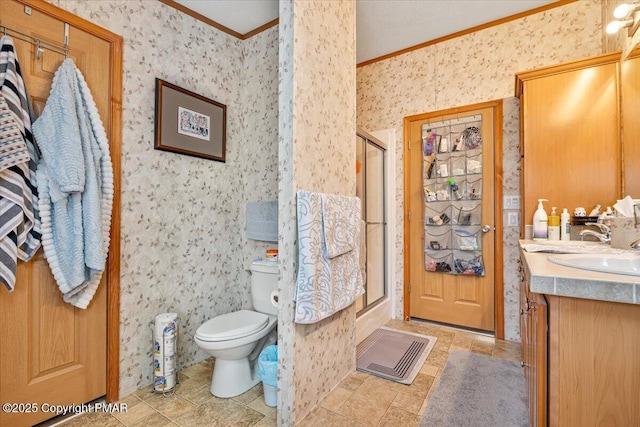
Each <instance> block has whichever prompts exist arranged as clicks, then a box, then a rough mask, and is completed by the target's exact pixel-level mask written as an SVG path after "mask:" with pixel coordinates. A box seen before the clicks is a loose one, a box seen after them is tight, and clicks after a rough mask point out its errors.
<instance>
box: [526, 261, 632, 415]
mask: <svg viewBox="0 0 640 427" xmlns="http://www.w3.org/2000/svg"><path fill="white" fill-rule="evenodd" d="M530 255H531V254H528V255H526V256H530ZM548 255H549V254H534V256H543V257H545V262H547V263H548V261H546V257H547V256H548ZM521 258H522V259H523V260H524V259H525V255H522V257H521ZM555 268H557V267H555ZM566 268H568V267H566ZM569 270H575V269H569ZM576 271H580V270H576ZM521 272H522V273H521V275H522V276H521V287H520V295H521V316H520V317H521V325H522V349H523V352H522V353H523V366H524V374H525V377H526V379H527V385H528V390H529V411H530V425H531V426H535V427H538V426H547V425H548V426H550V427H567V426H569V427H572V426H580V427H596V426H607V427H640V304H633V303H621V302H612V301H604V300H597V299H584V298H577V297H569V296H561V295H554V294H551V293H548V294H540V293H535V292H531V290H530V289H531V285H530V283H531V282H530V281H531V273H530V271H529V269H528V266H527V262H526V261H523V262H522V266H521ZM543 279H544V280H546V282H547V283H549V281H551V283H552V285H550V286H551V287H550V289H554V290H555V289H558V290H559V291H561V292H565V295H566V294H570V293H571V292H573V291H575V292H576V293H577V294H580V293H582V292H584V289H585V287H586V282H585V280H584V279H582V278H579V279H576V280H573V279H570V278H568V277H567V276H563V277H555V278H554V277H549V276H544V277H543ZM593 280H596V282H595V286H598V287H602V286H605V284H604V282H599V283H598V282H597V279H593ZM620 285H621V286H618V287H616V286H615V285H614V288H615V289H616V290H615V292H617V293H619V294H621V293H622V292H623V289H624V288H625V287H626V286H627V284H624V285H623V284H620ZM630 286H635V285H633V284H632V285H630ZM570 288H572V289H573V290H571V289H570ZM568 290H569V291H568Z"/></svg>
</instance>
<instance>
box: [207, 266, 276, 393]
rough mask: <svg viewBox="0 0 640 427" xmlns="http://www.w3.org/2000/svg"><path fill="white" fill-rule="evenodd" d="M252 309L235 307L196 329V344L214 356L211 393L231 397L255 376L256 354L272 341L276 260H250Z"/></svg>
mask: <svg viewBox="0 0 640 427" xmlns="http://www.w3.org/2000/svg"><path fill="white" fill-rule="evenodd" d="M250 272H251V300H252V301H253V310H238V311H234V312H231V313H227V314H222V315H220V316H217V317H214V318H213V319H211V320H208V321H206V322H205V323H203V324H202V325H201V326H200V327H199V328H198V330H197V331H196V335H195V341H196V344H198V346H200V348H202V349H203V350H205V351H206V352H208V353H209V354H210V355H212V356H213V357H215V358H216V360H215V365H214V368H213V377H212V379H211V394H213V395H214V396H217V397H234V396H237V395H239V394H242V393H244V392H245V391H247V390H249V389H250V388H252V387H253V386H255V385H256V384H258V382H260V379H259V378H258V377H257V371H258V356H259V355H260V352H261V351H262V349H263V348H264V347H266V346H268V345H271V344H275V343H276V325H277V323H278V308H277V304H276V303H275V301H272V300H273V299H274V296H275V294H276V291H277V288H278V263H277V262H275V261H261V260H257V261H254V262H253V263H252V264H251V267H250Z"/></svg>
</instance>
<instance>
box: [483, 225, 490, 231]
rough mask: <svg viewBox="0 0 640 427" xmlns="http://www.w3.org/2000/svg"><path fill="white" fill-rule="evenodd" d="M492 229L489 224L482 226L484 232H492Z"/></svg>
mask: <svg viewBox="0 0 640 427" xmlns="http://www.w3.org/2000/svg"><path fill="white" fill-rule="evenodd" d="M490 231H491V226H490V225H489V224H485V225H484V226H483V227H482V232H483V233H488V232H490Z"/></svg>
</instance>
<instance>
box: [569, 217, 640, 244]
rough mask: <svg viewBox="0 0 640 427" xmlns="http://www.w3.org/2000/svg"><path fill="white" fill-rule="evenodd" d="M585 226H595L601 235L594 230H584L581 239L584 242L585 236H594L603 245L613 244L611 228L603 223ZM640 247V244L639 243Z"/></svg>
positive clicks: (591, 223) (588, 223) (592, 223)
mask: <svg viewBox="0 0 640 427" xmlns="http://www.w3.org/2000/svg"><path fill="white" fill-rule="evenodd" d="M585 225H593V226H596V227H598V228H599V229H600V231H601V232H600V233H598V232H596V231H593V230H582V231H581V232H580V237H582V240H584V236H594V237H596V238H598V240H600V241H601V242H602V243H611V227H609V226H608V225H606V224H604V223H602V222H599V221H598V222H587V223H586V224H585ZM638 244H639V245H640V242H639V243H638ZM639 249H640V246H639Z"/></svg>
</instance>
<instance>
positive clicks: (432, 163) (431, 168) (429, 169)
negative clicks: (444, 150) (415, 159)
mask: <svg viewBox="0 0 640 427" xmlns="http://www.w3.org/2000/svg"><path fill="white" fill-rule="evenodd" d="M437 164H438V162H437V159H436V155H435V154H431V155H430V156H425V158H424V161H423V162H422V172H423V175H424V179H425V180H426V179H434V178H435V177H436V172H435V171H436V167H437Z"/></svg>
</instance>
